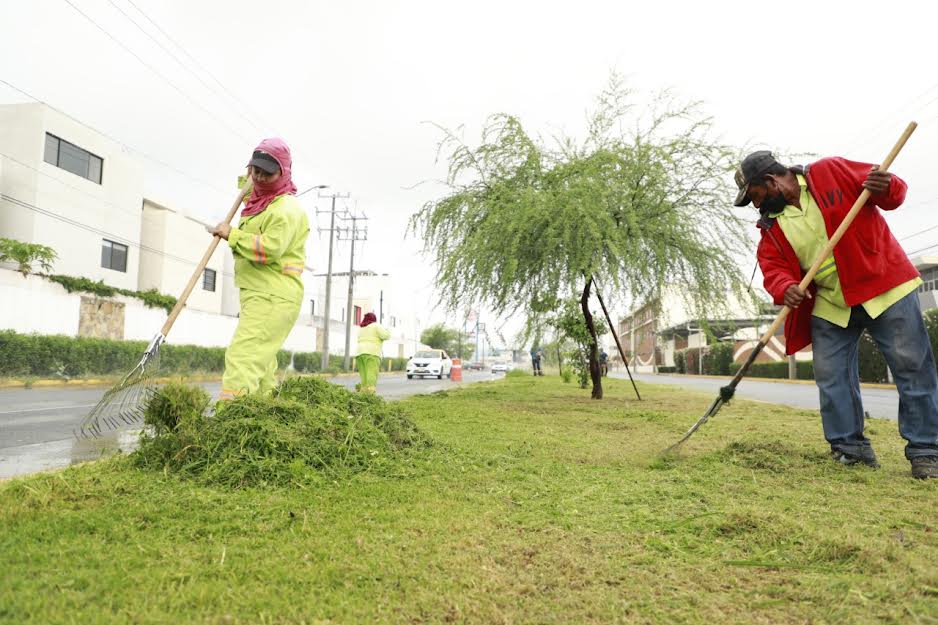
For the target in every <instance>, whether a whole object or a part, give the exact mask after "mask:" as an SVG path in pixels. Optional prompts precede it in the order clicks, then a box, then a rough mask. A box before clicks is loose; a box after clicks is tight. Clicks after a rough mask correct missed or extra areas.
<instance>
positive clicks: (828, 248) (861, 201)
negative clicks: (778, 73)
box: [759, 122, 918, 345]
mask: <svg viewBox="0 0 938 625" xmlns="http://www.w3.org/2000/svg"><path fill="white" fill-rule="evenodd" d="M917 127H918V124H916V123H915V122H909V125H908V126H906V129H905V132H903V133H902V136H901V137H899V140H898V141H896V144H895V145H894V146H892V150H891V151H890V152H889V154H888V155H887V156H886V159H885V160H884V161H883V163H882V165H880V166H879V169H880V171H888V170H889V167H890V166H892V162H893V161H894V160H896V156H898V155H899V152H900V151H901V150H902V148H903V147H904V146H905V142H906V141H908V140H909V137H911V136H912V133H913V132H915V129H916V128H917ZM869 199H870V191H869V189H863V192H862V193H860V197H858V198H857V201H856V202H854V203H853V206H852V207H851V208H850V212H849V213H847V216H846V217H844V220H843V221H842V222H840V225H839V226H838V227H837V230H835V231H834V234H833V235H831V238H830V241H829V242H828V243H827V245H825V246H824V249H823V250H821V252H820V253H819V254H818V255H817V258H815V259H814V263H812V265H811V268H810V269H808V273H806V274H805V276H804V278H802V279H801V284H799V285H798V288H800V289H801V290H802V291H804V290H805V289H807V288H808V285H809V284H811V281H812V280H814V276H815V275H816V274H817V272H818V269H820V268H821V264H822V263H823V262H824V261H825V260H827V257H828V256H830V255H831V252H833V251H834V246H835V245H837V244H838V243H839V242H840V239H841V237H843V236H844V232H846V231H847V228H849V227H850V224H851V223H853V219H854V218H855V217H856V216H857V214H858V213H859V212H860V209H861V208H863V206H864V205H865V204H866V202H867V200H869ZM790 312H791V307H789V306H785V307H784V308H782V310H781V312H779V313H778V316H777V317H776V318H775V321H773V322H772V325H771V326H769V329H768V330H766V331H765V334H763V335H762V338H761V339H759V341H760V342H761V343H762V344H763V345H766V344H768V342H769V341H770V340H771V339H772V337H773V336H775V333H776V332H778V329H779V327H780V326H781V325H782V323H783V322H784V321H785V317H787V316H788V313H790Z"/></svg>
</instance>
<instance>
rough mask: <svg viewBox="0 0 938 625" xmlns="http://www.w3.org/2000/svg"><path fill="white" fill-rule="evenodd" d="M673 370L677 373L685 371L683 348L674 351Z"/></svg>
mask: <svg viewBox="0 0 938 625" xmlns="http://www.w3.org/2000/svg"><path fill="white" fill-rule="evenodd" d="M674 370H675V371H676V372H677V373H687V358H686V357H685V356H684V350H680V351H676V352H674Z"/></svg>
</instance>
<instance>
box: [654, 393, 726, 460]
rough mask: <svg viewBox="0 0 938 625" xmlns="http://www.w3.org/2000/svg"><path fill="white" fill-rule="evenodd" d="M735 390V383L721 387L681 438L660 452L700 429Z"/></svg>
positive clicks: (679, 442) (673, 446) (678, 444)
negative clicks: (718, 392)
mask: <svg viewBox="0 0 938 625" xmlns="http://www.w3.org/2000/svg"><path fill="white" fill-rule="evenodd" d="M735 392H736V385H735V384H732V383H731V384H729V385H727V386H724V387H721V388H720V394H719V395H718V396H717V398H716V399H714V400H713V403H712V404H710V408H708V409H707V412H705V413H704V414H703V416H702V417H700V418H699V419H697V423H695V424H694V425H692V426H691V428H690V429H689V430H687V433H686V434H685V435H684V436H682V437H681V440H679V441H678V442H676V443H674V444H673V445H671V446H670V447H668V448H667V449H665V450H664V451H663V452H661V453H662V455H666V454H669V453H671V452H672V451H674V450H675V449H677V448H678V447H679V446H680V445H681V443H683V442H684V441H686V440H687V439H688V438H690V437H691V436H692V435H693V434H694V432H696V431H697V430H699V429H700V426H702V425H703V424H704V423H706V422H707V421H709V420H710V417H712V416H714V415H716V413H718V412H720V408H722V407H723V404H727V403H729V401H730V400H731V399H732V398H733V394H734V393H735Z"/></svg>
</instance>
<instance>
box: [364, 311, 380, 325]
mask: <svg viewBox="0 0 938 625" xmlns="http://www.w3.org/2000/svg"><path fill="white" fill-rule="evenodd" d="M376 321H378V318H377V317H375V314H374V313H367V314H366V315H365V316H364V317H362V322H361V324H360V325H361V327H363V328H364V327H365V326H370V325H371V324H373V323H375V322H376Z"/></svg>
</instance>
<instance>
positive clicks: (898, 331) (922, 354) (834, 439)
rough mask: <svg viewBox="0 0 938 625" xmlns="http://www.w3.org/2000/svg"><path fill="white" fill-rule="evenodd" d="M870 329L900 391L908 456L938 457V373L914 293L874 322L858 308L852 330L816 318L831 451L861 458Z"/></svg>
mask: <svg viewBox="0 0 938 625" xmlns="http://www.w3.org/2000/svg"><path fill="white" fill-rule="evenodd" d="M864 329H866V330H867V331H868V332H869V333H870V336H871V337H873V340H874V341H876V344H877V345H878V346H879V350H880V351H881V352H882V353H883V356H885V358H886V363H887V364H888V365H889V369H890V371H892V375H893V377H894V378H895V380H896V388H897V389H898V390H899V434H900V435H901V436H902V438H904V439H905V440H906V442H907V444H906V447H905V455H906V458H908V459H910V460H911V459H912V458H914V457H916V456H936V455H938V373H936V370H935V357H934V355H933V354H932V350H931V342H930V341H929V339H928V332H927V331H926V330H925V323H924V321H923V320H922V310H921V308H920V306H919V303H918V294H917V293H916V292H915V291H913V292H912V293H909V294H908V295H906V296H905V297H903V298H902V299H901V300H899V301H898V302H896V303H895V304H893V305H892V306H890V307H889V308H888V309H886V311H884V312H883V313H882V314H881V315H880V316H879V317H877V318H876V319H871V318H870V316H869V315H868V314H867V312H866V310H864V308H863V306H854V307H853V308H852V310H851V313H850V324H849V325H848V326H847V327H846V328H841V327H840V326H837V325H834V324H833V323H830V322H828V321H825V320H823V319H821V318H820V317H812V318H811V340H812V342H813V343H814V379H815V381H816V382H817V386H818V390H819V391H820V395H821V421H822V422H823V424H824V438H826V439H827V442H829V443H830V445H831V449H834V450H839V451H842V452H845V453H848V454H852V455H860V454H861V453H862V451H863V448H864V447H869V446H870V440H869V439H868V438H866V436H864V435H863V403H862V400H861V398H860V373H859V359H858V357H857V356H858V353H859V344H860V334H861V333H862V332H863V330H864Z"/></svg>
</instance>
